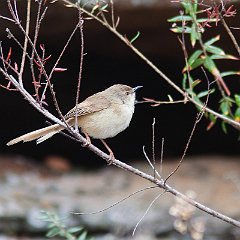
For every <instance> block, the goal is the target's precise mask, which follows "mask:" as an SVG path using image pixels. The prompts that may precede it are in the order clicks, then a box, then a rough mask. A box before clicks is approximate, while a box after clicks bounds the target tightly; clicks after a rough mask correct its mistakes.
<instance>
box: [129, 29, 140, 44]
mask: <svg viewBox="0 0 240 240" xmlns="http://www.w3.org/2000/svg"><path fill="white" fill-rule="evenodd" d="M139 36H140V32H139V31H138V32H137V34H136V35H135V36H134V37H133V38H132V39H131V40H130V43H133V42H134V41H135V40H137V38H138V37H139Z"/></svg>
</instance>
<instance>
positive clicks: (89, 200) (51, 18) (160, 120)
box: [0, 0, 240, 239]
mask: <svg viewBox="0 0 240 240" xmlns="http://www.w3.org/2000/svg"><path fill="white" fill-rule="evenodd" d="M26 3H27V1H18V2H17V8H18V13H19V17H20V19H21V20H22V21H23V22H24V21H25V12H26ZM234 5H235V8H237V10H239V6H240V4H239V3H238V2H236V3H234ZM47 6H48V10H47V13H46V16H45V18H44V20H43V22H42V27H41V29H40V34H39V44H40V43H42V44H44V45H45V49H46V55H51V58H50V60H49V61H48V64H49V66H47V68H49V69H51V67H52V66H53V64H54V63H55V60H56V59H57V57H58V56H59V54H60V52H61V50H62V48H63V46H64V45H65V43H66V41H67V39H68V38H69V36H70V34H71V33H72V30H73V29H74V27H75V25H76V23H77V20H78V12H77V11H76V10H75V9H73V8H66V7H65V6H64V5H63V4H62V3H61V2H55V3H52V4H51V3H47ZM179 11H180V6H179V4H178V3H175V2H172V1H170V0H161V1H159V0H158V1H155V0H152V1H150V0H125V1H117V2H116V4H115V15H116V16H120V23H119V31H120V32H121V33H123V34H124V35H126V36H127V37H128V38H129V39H131V38H132V37H133V36H135V35H136V33H137V32H138V31H139V32H140V33H141V34H140V37H139V38H138V39H137V40H136V41H135V42H134V45H135V46H136V47H137V48H138V49H139V50H140V51H141V52H142V53H143V54H145V55H146V56H147V57H148V58H149V59H150V60H151V61H153V63H154V64H156V65H157V66H158V67H159V68H160V69H161V70H162V71H163V72H164V73H165V74H166V75H167V76H168V77H169V78H170V79H172V80H173V81H174V82H175V83H176V84H177V85H179V86H181V80H182V74H181V71H182V68H183V66H184V55H183V52H182V49H181V46H180V43H179V41H178V39H177V36H176V34H174V33H172V32H171V31H170V30H169V29H170V28H171V24H170V23H168V22H167V19H169V18H171V17H173V16H176V15H178V14H179ZM36 12H37V4H36V3H34V1H33V3H32V12H31V18H32V20H34V19H35V18H36ZM0 15H3V16H9V10H8V6H7V2H6V1H0ZM227 20H228V24H229V26H234V27H239V15H237V16H236V17H233V18H229V19H227ZM32 22H34V21H32ZM6 28H9V29H10V30H11V31H12V33H13V34H14V35H15V36H16V37H17V38H18V39H20V40H22V39H23V35H22V33H21V32H20V31H19V30H18V29H17V27H16V26H15V25H14V24H13V23H9V22H7V21H4V20H2V19H0V41H1V42H2V44H3V49H4V52H5V54H7V52H8V49H9V47H12V61H14V62H18V63H19V62H20V60H21V51H19V48H18V47H17V45H16V43H15V42H14V40H13V39H8V38H7V33H6ZM33 30H34V25H31V32H33ZM219 33H221V40H220V41H219V44H218V45H219V46H220V47H222V48H223V49H224V50H225V51H226V52H227V53H229V54H232V55H236V52H235V49H234V47H233V45H232V43H231V41H230V39H229V36H228V35H227V34H226V33H225V32H224V30H223V27H222V26H221V24H219V25H218V26H213V27H212V28H210V29H207V31H206V34H205V35H204V36H205V37H206V39H209V38H210V37H214V36H216V35H217V34H219ZM234 34H235V35H236V38H237V39H239V36H240V31H239V29H238V30H234ZM188 44H189V43H188ZM84 52H85V53H86V55H85V56H84V63H83V77H82V81H81V91H80V99H81V100H83V99H85V98H86V97H88V96H89V95H91V94H93V93H95V92H97V91H101V90H103V89H105V88H107V87H109V86H111V85H113V84H115V83H122V84H128V85H130V86H133V87H134V86H137V85H142V86H144V87H143V88H142V89H141V90H140V91H139V92H138V93H137V98H138V100H141V99H142V98H143V97H147V98H153V99H156V100H161V101H167V100H168V97H167V96H168V95H171V96H172V98H173V99H174V100H181V96H180V95H179V94H177V93H176V91H175V90H174V89H172V88H171V87H170V86H169V85H168V84H167V83H166V82H165V81H164V80H163V79H161V78H160V77H159V76H158V75H157V74H156V73H155V72H154V71H153V70H152V69H151V68H150V67H148V66H147V64H146V63H144V62H143V61H142V60H141V59H139V58H138V57H137V56H136V55H135V54H134V53H133V52H132V51H131V50H130V49H129V48H128V47H127V46H125V45H124V44H123V43H122V42H120V40H119V39H118V38H117V37H116V36H114V35H113V34H112V33H111V32H109V31H108V30H107V29H105V28H104V27H103V26H101V25H100V24H99V23H97V22H96V21H94V20H85V21H84ZM79 54H80V40H79V35H78V34H76V35H75V36H74V38H73V40H72V41H71V43H70V45H69V47H68V48H67V50H66V52H65V54H64V57H63V58H62V60H61V61H60V63H59V67H62V68H67V71H65V72H61V73H55V74H54V77H53V84H54V89H55V91H56V97H57V99H58V102H59V105H60V107H61V109H62V112H63V113H66V112H67V111H68V110H69V109H71V108H72V107H73V106H74V103H75V96H76V85H77V79H78V72H79ZM218 66H219V68H220V69H224V70H227V69H229V68H230V69H231V70H232V69H236V70H238V69H239V61H220V62H219V65H218ZM29 74H30V73H28V72H27V70H26V73H25V76H26V78H25V79H24V83H25V85H26V86H27V87H31V84H32V83H31V82H30V81H29V80H28V76H30V75H29ZM197 74H198V75H199V78H200V79H204V75H203V73H202V72H196V75H197ZM203 84H204V83H203ZM227 84H228V86H229V87H230V88H231V89H232V90H233V92H238V93H239V85H240V80H239V77H238V78H237V77H234V78H232V79H230V80H229V82H227ZM214 98H215V97H214V96H210V100H209V101H210V103H211V105H212V106H213V107H214V106H216V101H215V99H214ZM47 101H48V102H49V105H48V106H47V109H48V110H49V111H51V112H52V113H54V114H56V111H55V109H54V106H53V104H52V102H51V96H50V95H48V99H47ZM0 105H1V116H2V117H1V118H0V121H1V128H0V131H1V138H0V159H1V160H0V169H1V171H0V172H1V176H2V180H3V181H2V183H0V188H1V192H3V194H2V195H3V196H2V199H0V203H2V209H0V214H1V216H2V223H1V224H0V232H2V233H3V237H7V233H8V234H9V235H10V236H12V237H13V236H15V237H16V235H17V236H18V237H24V236H25V237H26V236H27V235H28V233H27V234H26V233H25V231H26V232H27V231H28V230H29V228H30V229H31V230H30V236H32V237H35V238H36V237H38V230H39V229H40V230H39V231H40V232H41V231H44V230H43V229H42V228H41V226H40V225H41V224H40V222H38V221H36V222H35V220H36V219H37V217H36V215H37V213H38V212H39V208H43V209H51V208H53V209H55V208H54V204H55V207H56V206H57V207H56V209H58V211H59V212H60V214H62V213H67V212H70V211H72V210H79V208H80V209H81V210H86V211H88V212H91V211H94V210H97V209H101V208H102V207H104V206H108V205H109V204H111V203H112V202H114V201H117V200H119V198H121V197H124V196H126V195H127V193H131V192H132V191H134V189H135V190H136V188H137V187H138V188H141V187H143V186H144V184H145V185H146V184H147V183H146V182H145V181H143V180H139V179H138V178H137V177H132V176H129V174H127V173H124V174H123V173H122V172H121V171H119V170H116V169H115V168H114V167H107V169H105V168H106V163H105V162H104V161H103V160H102V159H100V158H99V157H98V156H95V155H94V154H93V153H91V152H90V151H89V150H87V149H85V148H83V147H81V145H80V144H79V143H77V142H74V141H72V140H70V139H68V138H66V137H64V136H63V135H61V134H58V135H56V136H54V137H53V138H51V139H49V140H48V141H46V142H44V143H42V144H40V145H36V144H35V142H30V143H25V144H22V143H20V144H17V145H14V146H11V147H7V146H6V143H7V142H8V141H9V140H11V139H13V138H15V137H17V136H19V135H22V134H24V133H26V132H29V131H32V130H35V129H38V128H41V127H44V126H46V119H45V118H44V117H43V116H41V114H39V113H38V112H37V111H35V110H34V109H33V108H32V107H31V106H30V105H29V104H28V102H27V101H25V100H24V98H23V97H22V96H21V95H20V94H19V93H17V92H14V91H11V92H10V91H6V90H4V89H1V88H0ZM216 110H218V109H216ZM196 114H197V111H196V109H195V107H194V106H193V105H192V104H190V103H188V104H185V105H184V104H179V105H161V106H158V107H151V106H150V105H149V104H138V105H137V106H136V110H135V113H134V116H133V119H132V122H131V124H130V126H129V128H128V129H127V130H126V131H124V132H122V133H120V134H119V135H118V136H116V137H115V138H113V139H109V140H107V142H108V144H109V145H110V146H111V148H112V150H113V151H114V154H115V156H116V157H117V158H119V159H121V160H123V161H124V162H129V163H131V164H139V165H138V166H139V167H140V168H144V169H145V170H146V171H148V170H149V168H147V166H146V165H147V164H146V162H145V159H144V155H143V152H142V146H143V145H145V146H146V150H147V152H148V153H149V155H151V144H152V122H153V118H155V121H156V124H155V146H156V148H157V149H156V157H157V158H159V157H160V146H161V140H162V138H164V139H165V144H164V161H166V162H167V163H166V172H165V175H166V176H167V173H170V172H171V170H173V169H174V166H176V164H177V160H178V159H179V158H180V157H181V155H182V153H183V150H184V147H185V146H186V143H187V140H188V137H189V135H190V133H191V130H192V127H193V124H194V121H195V117H196ZM208 124H209V121H208V120H206V119H203V120H202V121H201V122H200V124H199V125H198V127H197V129H196V132H195V134H194V137H193V139H192V141H191V144H190V147H189V149H188V153H187V159H188V162H187V163H186V165H184V167H183V170H182V171H181V172H180V173H179V176H176V177H174V178H173V180H172V181H173V183H174V184H176V186H178V189H181V190H182V191H187V190H189V189H191V190H193V191H194V192H198V194H199V195H200V200H203V201H204V203H206V204H210V205H211V203H212V207H213V206H216V205H215V204H216V202H218V204H219V205H217V209H218V208H219V209H218V210H219V211H220V210H223V211H225V213H226V214H230V215H231V216H234V217H238V218H239V217H240V212H239V204H238V203H237V202H239V197H240V191H239V189H238V190H237V188H238V187H239V181H240V179H239V175H240V171H239V164H240V161H239V160H240V147H239V141H238V138H239V132H237V131H236V130H235V129H232V128H231V127H229V128H228V134H224V133H223V131H222V130H221V125H220V123H218V124H216V126H215V127H213V128H212V129H211V130H210V131H207V130H206V128H207V126H208ZM93 143H94V144H96V145H97V146H99V147H100V148H101V149H104V147H103V146H102V145H101V143H99V141H95V140H94V141H93ZM184 164H185V163H184ZM226 169H228V170H229V171H226ZM114 171H116V172H114ZM115 176H117V177H119V178H118V179H116V177H115ZM203 176H204V179H202V177H203ZM178 177H179V178H178ZM126 179H127V180H126ZM109 181H110V182H112V183H111V184H110V185H109V186H108V184H109ZM129 182H131V184H130V183H129ZM236 182H237V183H236ZM84 183H85V184H84ZM141 183H142V184H141ZM189 183H192V184H190V185H189V186H188V184H189ZM56 184H57V185H56ZM72 184H73V186H74V187H73V186H71V185H72ZM129 184H130V185H129ZM201 184H202V185H201ZM218 184H219V185H218ZM221 184H223V185H221ZM1 185H2V186H1ZM106 185H107V186H108V188H107V187H106ZM225 185H226V186H228V187H227V188H228V191H229V192H225V190H226V188H224V187H225ZM205 186H209V188H208V189H207V190H206V191H205V189H204V190H203V189H202V187H205ZM237 186H238V187H237ZM135 187H136V188H135ZM192 188H193V189H192ZM194 188H195V189H194ZM223 189H224V190H223ZM215 191H216V193H217V194H216V196H214V198H213V196H212V195H209V194H210V193H211V194H212V192H215ZM218 191H219V192H218ZM93 192H94V194H93ZM99 192H101V194H102V195H101V194H100V193H99ZM32 193H34V194H33V195H35V196H33V195H32ZM29 194H30V196H29ZM54 194H55V195H54ZM98 194H100V195H99V196H98ZM106 194H107V195H109V199H108V201H107V200H106V198H104V197H105V196H106ZM151 194H152V193H151ZM151 194H150V195H147V194H146V196H145V195H144V196H145V197H143V196H142V197H140V198H138V199H140V200H139V201H140V203H139V204H136V203H135V200H134V199H133V200H132V199H131V200H130V201H129V202H128V203H125V205H124V206H122V208H119V209H117V210H114V209H112V210H110V211H109V212H111V214H112V215H110V213H109V212H108V213H106V214H105V215H101V216H97V217H96V216H95V217H92V216H87V220H86V218H83V217H81V218H80V220H81V221H80V223H81V224H83V225H84V226H87V228H88V230H89V229H90V232H91V233H93V235H94V233H97V234H98V235H101V237H102V239H118V238H119V239H127V236H129V235H131V230H132V228H133V227H132V226H134V223H135V224H136V222H137V221H138V220H139V218H141V216H142V208H143V206H144V209H145V208H147V206H148V204H149V202H151V200H152V199H153V198H154V197H153V196H152V195H151ZM155 194H156V192H155ZM205 194H206V196H205ZM231 194H233V196H232V195H231ZM80 195H81V196H83V197H82V198H81V196H80ZM153 195H154V194H153ZM40 196H41V197H40ZM49 196H50V197H49ZM210 196H211V197H210ZM169 198H171V201H169ZM40 199H41V200H40ZM94 199H95V202H94ZM164 199H165V200H166V199H167V201H166V202H164V203H162V204H163V205H164V206H165V208H164V209H163V210H162V211H160V212H161V214H163V215H161V214H160V215H161V216H159V215H156V216H155V215H154V213H152V214H150V215H149V219H147V220H145V224H144V223H143V224H142V225H143V227H142V228H141V229H142V231H143V232H142V236H144V238H141V237H140V236H141V234H139V235H137V237H136V239H170V238H167V236H171V237H173V236H174V237H175V238H171V239H180V238H179V237H180V236H181V237H183V236H182V235H174V234H173V233H172V232H171V229H174V226H173V223H174V220H175V219H176V216H171V214H169V209H170V207H171V206H172V205H174V199H173V198H172V197H170V196H167V197H164ZM198 199H199V198H198ZM161 201H163V200H161ZM96 202H97V203H96ZM213 203H214V204H213ZM81 204H82V205H81ZM84 204H85V205H86V206H85V205H84ZM131 204H132V205H131ZM80 205H81V207H80ZM135 205H136V206H135ZM237 205H238V208H237ZM158 208H159V205H158V206H157V209H158ZM123 209H124V210H123ZM139 209H141V213H139ZM236 209H238V210H236ZM30 210H31V211H30ZM122 211H124V214H122V215H121V213H122ZM129 212H131V213H133V212H134V213H136V214H137V215H134V214H133V216H132V219H129V221H130V223H129V225H128V224H126V222H125V218H129V217H130V216H129V215H130V214H129ZM107 214H109V215H107ZM114 214H115V215H114ZM155 214H156V211H155ZM194 214H195V213H194ZM198 214H200V215H202V213H198ZM198 214H197V215H198ZM26 216H27V218H25V217H26ZM204 216H205V215H204ZM23 217H24V219H25V220H24V226H23V225H22V224H23V222H22V218H23ZM205 217H206V216H205ZM19 219H20V220H19ZM26 219H27V220H26ZM89 219H90V220H89ZM103 219H105V220H106V219H108V221H107V223H105V225H104V224H103V225H104V226H100V227H99V226H97V224H96V222H97V223H98V224H99V223H100V222H102V221H103ZM112 219H115V220H116V219H119V221H116V222H114V223H112V221H113V220H112ZM163 219H165V220H164V221H163ZM166 219H167V220H166ZM72 221H73V222H74V224H75V223H76V222H78V221H79V218H76V217H75V218H74V220H72ZM88 221H90V222H93V223H91V224H89V222H88ZM159 221H160V222H159ZM199 221H200V222H201V221H202V220H199ZM204 221H207V220H205V219H204ZM209 221H211V220H209ZM213 222H214V221H213ZM9 224H10V225H11V224H12V225H11V226H13V227H11V228H9V226H10V225H9ZM94 224H95V225H94ZM109 224H110V225H109ZM6 226H7V227H6ZM39 226H40V227H39ZM96 226H97V227H96ZM116 226H117V227H116ZM218 226H219V228H220V226H221V229H222V232H220V234H219V235H217V237H216V236H215V235H214V234H215V233H216V232H219V228H218ZM38 228H39V229H38ZM215 228H216V231H215ZM6 229H7V230H6ZM37 229H38V230H37ZM109 229H110V230H109ZM146 229H147V230H148V231H147V230H146ZM153 229H154V230H153ZM211 229H212V232H214V231H215V232H214V234H213V233H212V232H211V231H210V233H209V236H210V235H211V237H212V238H206V239H240V233H239V231H238V230H236V229H235V228H232V227H230V226H229V225H227V224H223V223H221V222H220V221H217V220H215V222H214V223H213V225H212V227H211ZM8 230H9V231H8ZM145 230H146V231H145ZM150 230H151V231H150ZM170 232H171V234H172V235H171V234H170ZM145 233H146V235H145ZM150 233H151V234H152V236H151V234H150ZM168 234H170V235H168ZM175 234H178V233H175ZM226 234H227V235H226ZM106 236H108V237H109V238H104V237H106ZM226 236H227V237H226ZM111 237H112V238H111ZM117 237H118V238H117ZM164 237H166V238H164ZM99 239H100V238H99ZM181 239H189V238H184V237H183V238H181Z"/></svg>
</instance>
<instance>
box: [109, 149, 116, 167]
mask: <svg viewBox="0 0 240 240" xmlns="http://www.w3.org/2000/svg"><path fill="white" fill-rule="evenodd" d="M114 160H115V156H114V154H113V152H112V151H111V152H109V159H108V160H107V162H108V165H112V163H113V161H114Z"/></svg>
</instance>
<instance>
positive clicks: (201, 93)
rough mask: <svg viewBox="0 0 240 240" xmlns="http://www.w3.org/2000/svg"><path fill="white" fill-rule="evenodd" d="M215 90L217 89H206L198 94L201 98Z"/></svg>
mask: <svg viewBox="0 0 240 240" xmlns="http://www.w3.org/2000/svg"><path fill="white" fill-rule="evenodd" d="M214 91H215V89H211V90H210V91H208V90H206V91H203V92H200V93H199V94H198V95H197V96H198V97H199V98H202V97H205V96H207V95H208V94H209V95H210V94H212V93H214Z"/></svg>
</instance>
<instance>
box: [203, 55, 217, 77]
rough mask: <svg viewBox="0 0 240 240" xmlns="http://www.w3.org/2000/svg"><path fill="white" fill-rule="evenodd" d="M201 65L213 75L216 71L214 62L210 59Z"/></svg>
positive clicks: (206, 59)
mask: <svg viewBox="0 0 240 240" xmlns="http://www.w3.org/2000/svg"><path fill="white" fill-rule="evenodd" d="M203 65H204V67H205V68H206V69H207V70H208V71H209V72H210V73H213V72H214V71H215V70H216V69H217V67H216V65H215V63H214V61H213V60H212V59H211V58H210V57H206V58H205V59H204V62H203Z"/></svg>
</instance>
